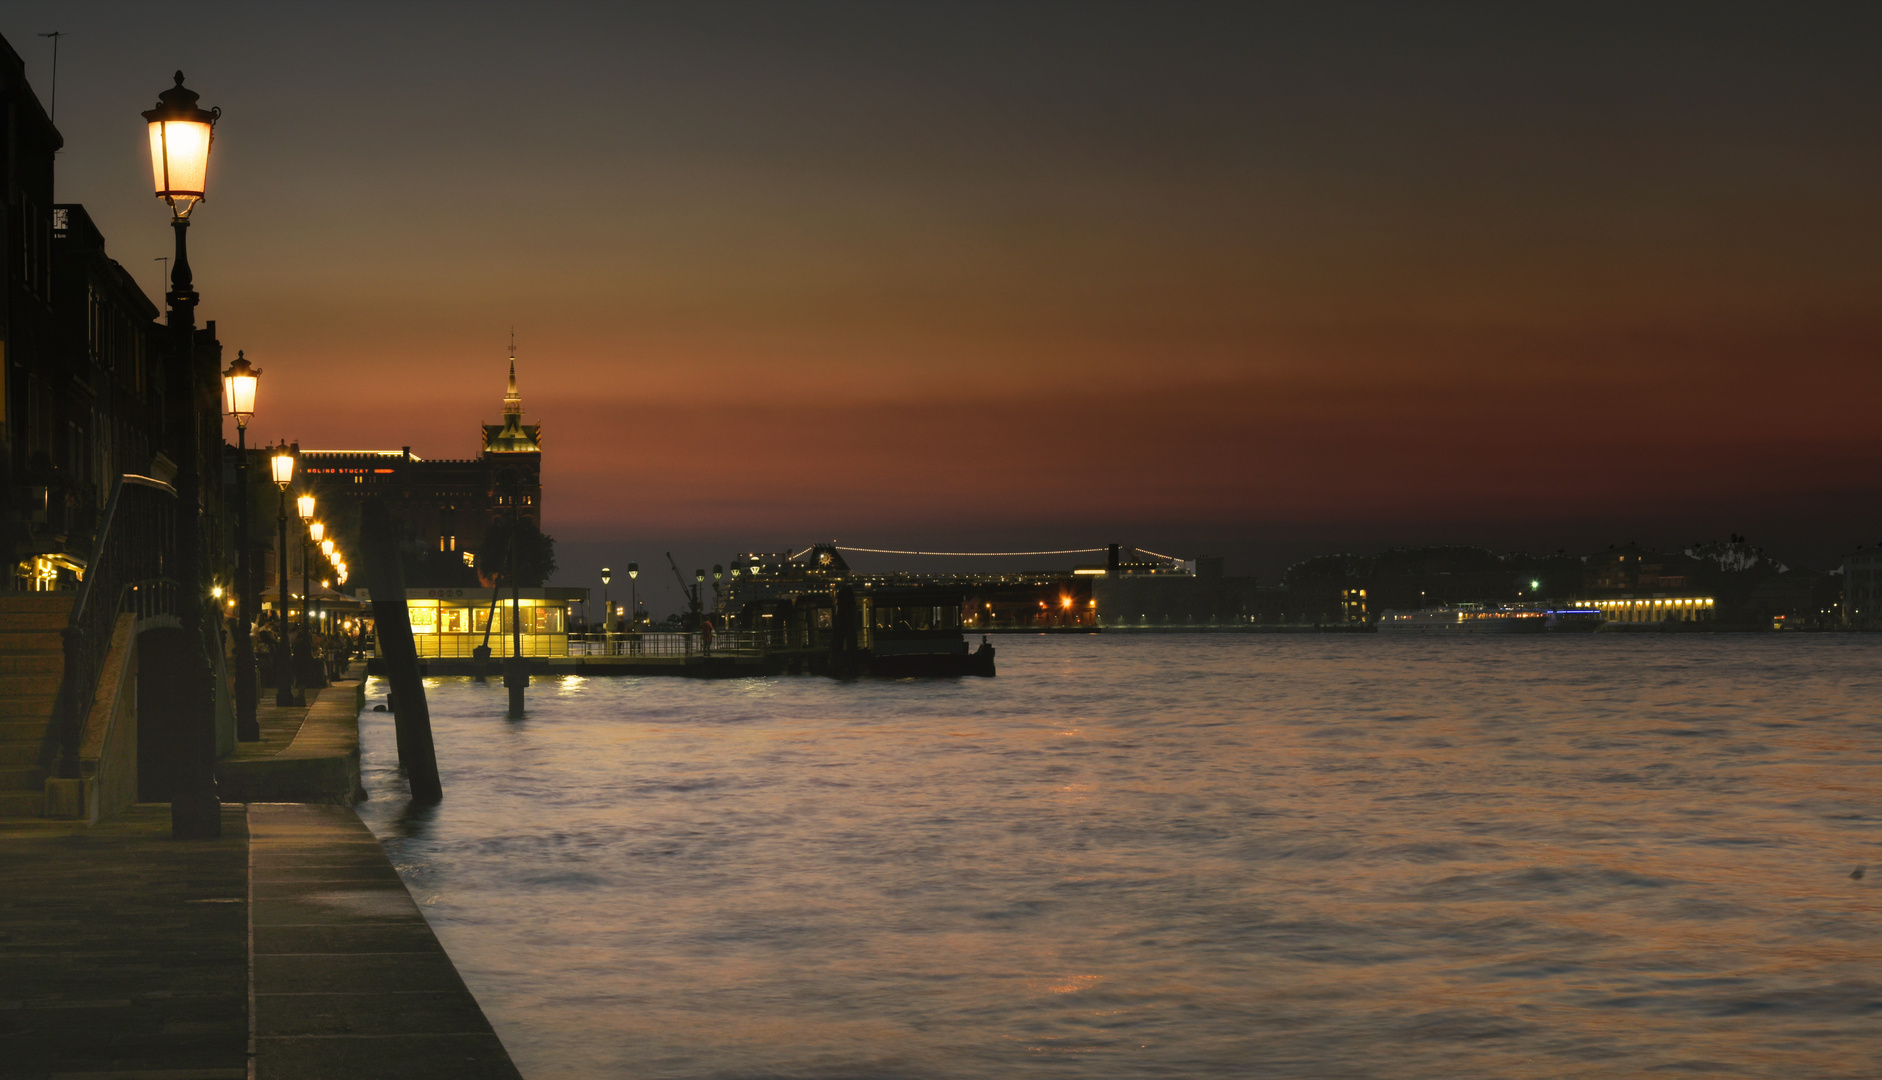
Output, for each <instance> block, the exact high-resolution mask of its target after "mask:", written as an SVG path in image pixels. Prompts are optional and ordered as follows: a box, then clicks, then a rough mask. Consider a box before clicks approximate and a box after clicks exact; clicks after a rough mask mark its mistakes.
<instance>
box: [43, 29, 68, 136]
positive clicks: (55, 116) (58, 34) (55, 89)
mask: <svg viewBox="0 0 1882 1080" xmlns="http://www.w3.org/2000/svg"><path fill="white" fill-rule="evenodd" d="M39 36H40V37H49V38H51V39H52V115H51V116H50V117H48V119H50V120H51V121H52V122H53V123H54V124H57V123H58V122H59V39H60V38H62V37H64V36H65V34H64V33H63V32H62V31H59V30H54V31H53V32H52V33H50V34H41V35H39Z"/></svg>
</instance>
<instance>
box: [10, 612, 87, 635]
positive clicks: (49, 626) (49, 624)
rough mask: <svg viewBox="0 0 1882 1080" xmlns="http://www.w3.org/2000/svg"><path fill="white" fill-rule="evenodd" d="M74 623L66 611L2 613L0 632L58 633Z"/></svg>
mask: <svg viewBox="0 0 1882 1080" xmlns="http://www.w3.org/2000/svg"><path fill="white" fill-rule="evenodd" d="M70 621H72V615H71V613H70V612H66V611H0V630H51V631H53V632H55V633H56V632H58V631H60V630H63V629H65V624H66V623H68V622H70Z"/></svg>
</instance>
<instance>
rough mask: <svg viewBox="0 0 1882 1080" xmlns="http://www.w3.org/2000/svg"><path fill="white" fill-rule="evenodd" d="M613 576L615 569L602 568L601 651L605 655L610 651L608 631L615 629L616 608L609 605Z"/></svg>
mask: <svg viewBox="0 0 1882 1080" xmlns="http://www.w3.org/2000/svg"><path fill="white" fill-rule="evenodd" d="M613 578H614V571H613V569H611V568H609V567H606V566H604V567H602V568H601V651H602V653H603V654H604V655H605V654H606V653H607V652H608V631H610V630H612V629H614V615H613V612H614V609H613V608H612V607H609V606H608V582H609V581H611V580H613Z"/></svg>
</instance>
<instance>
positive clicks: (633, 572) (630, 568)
mask: <svg viewBox="0 0 1882 1080" xmlns="http://www.w3.org/2000/svg"><path fill="white" fill-rule="evenodd" d="M627 576H628V577H629V578H630V579H631V578H637V577H639V576H640V564H639V563H637V562H631V563H628V564H627Z"/></svg>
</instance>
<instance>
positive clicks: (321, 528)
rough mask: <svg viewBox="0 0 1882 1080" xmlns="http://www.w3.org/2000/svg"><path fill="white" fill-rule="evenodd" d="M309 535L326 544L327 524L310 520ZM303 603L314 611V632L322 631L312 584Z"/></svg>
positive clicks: (312, 615)
mask: <svg viewBox="0 0 1882 1080" xmlns="http://www.w3.org/2000/svg"><path fill="white" fill-rule="evenodd" d="M307 535H308V537H309V538H311V539H312V540H313V542H314V544H315V545H317V546H318V545H322V544H324V543H325V542H326V541H325V540H324V539H323V538H324V537H325V536H326V535H327V526H326V524H325V523H324V522H319V521H310V522H308V523H307ZM303 550H305V549H303ZM301 571H302V572H303V573H306V572H307V568H306V567H305V566H303V567H301ZM301 604H302V605H303V606H304V610H307V611H310V612H312V614H311V615H310V616H309V620H310V622H311V623H312V625H313V628H314V632H315V633H319V632H320V597H318V596H316V595H314V590H313V586H312V585H310V586H308V589H307V592H306V594H305V595H303V596H302V597H301ZM323 681H324V680H323Z"/></svg>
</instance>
